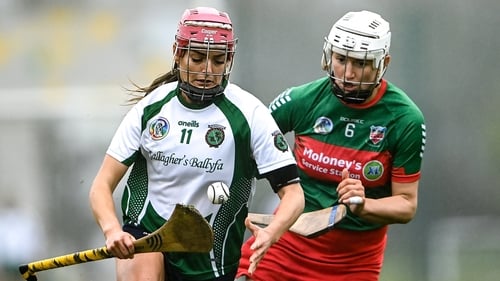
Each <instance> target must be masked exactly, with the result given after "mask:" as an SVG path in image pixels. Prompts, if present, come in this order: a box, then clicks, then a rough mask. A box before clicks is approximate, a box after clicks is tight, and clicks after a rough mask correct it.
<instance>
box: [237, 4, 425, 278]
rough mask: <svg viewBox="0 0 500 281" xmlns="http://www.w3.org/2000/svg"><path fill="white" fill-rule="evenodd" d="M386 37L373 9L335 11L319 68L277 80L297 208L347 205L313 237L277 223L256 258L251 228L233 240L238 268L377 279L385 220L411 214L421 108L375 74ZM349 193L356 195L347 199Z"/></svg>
mask: <svg viewBox="0 0 500 281" xmlns="http://www.w3.org/2000/svg"><path fill="white" fill-rule="evenodd" d="M390 42H391V32H390V28H389V23H388V22H387V21H385V20H384V19H383V18H382V17H381V16H380V15H378V14H375V13H373V12H369V11H360V12H349V13H347V14H345V15H344V16H343V17H342V18H341V19H339V20H338V21H337V22H336V23H335V24H334V25H333V27H332V29H331V31H330V33H329V35H328V36H327V37H326V38H325V44H324V47H323V56H322V67H323V69H324V70H325V71H326V72H327V76H326V77H323V78H320V79H318V80H315V81H312V82H309V83H306V84H304V85H300V86H297V87H292V88H290V89H287V90H286V91H285V92H283V93H282V94H281V95H279V96H278V97H276V99H275V100H274V101H273V102H272V103H271V105H270V109H271V111H272V115H273V117H274V118H275V120H276V122H277V123H278V126H279V127H280V129H281V131H282V132H283V133H287V132H293V133H294V138H295V146H294V155H295V158H296V160H297V164H298V167H299V170H300V171H299V174H300V178H301V185H302V188H303V190H304V195H305V199H306V205H305V209H304V212H311V211H316V210H319V209H323V208H327V207H330V206H332V205H335V204H346V205H347V206H348V208H347V209H348V212H347V216H346V217H345V218H344V219H343V220H341V221H340V222H339V223H338V224H337V225H335V227H334V228H333V229H332V230H331V231H329V232H327V233H325V234H323V235H320V236H318V237H316V238H312V239H309V238H305V237H302V236H300V235H297V234H294V233H292V232H287V233H285V234H284V235H283V236H282V237H281V239H280V240H279V241H278V242H277V243H275V244H274V245H273V246H272V247H271V248H270V249H269V250H268V252H267V254H266V255H265V257H264V258H263V259H262V260H260V262H259V261H257V260H256V259H254V258H253V256H252V252H251V251H250V245H252V244H253V243H254V238H253V237H251V238H250V239H249V240H248V241H247V242H246V244H244V245H243V247H242V258H241V261H240V267H239V270H238V274H237V276H238V277H241V276H246V278H247V280H256V281H257V280H259V281H272V280H300V281H307V280H310V281H317V280H329V281H340V280H346V281H347V280H349V281H350V280H357V281H359V280H363V281H376V280H378V279H379V275H380V272H381V268H382V264H383V258H384V251H385V247H386V239H387V228H388V225H389V224H396V223H403V224H404V223H408V222H409V221H411V220H412V218H413V217H414V216H415V213H416V210H417V190H418V185H419V179H420V169H421V163H422V155H423V152H424V146H425V125H424V117H423V115H422V113H421V111H420V110H419V108H418V107H417V106H416V105H415V103H414V102H413V101H412V100H411V99H410V98H409V97H408V96H407V95H406V94H405V93H404V91H403V90H401V89H400V88H398V87H397V86H395V85H394V84H392V83H391V82H389V81H387V80H385V79H383V76H384V73H385V71H386V70H387V67H388V65H389V62H390V59H391V57H390V55H389V46H390ZM355 196H356V197H358V198H359V197H361V200H359V201H360V202H356V204H353V202H350V200H349V199H350V198H353V197H355ZM247 224H249V225H250V222H248V221H247ZM252 263H258V267H257V270H256V271H255V272H249V271H248V270H247V268H248V267H249V265H251V264H252Z"/></svg>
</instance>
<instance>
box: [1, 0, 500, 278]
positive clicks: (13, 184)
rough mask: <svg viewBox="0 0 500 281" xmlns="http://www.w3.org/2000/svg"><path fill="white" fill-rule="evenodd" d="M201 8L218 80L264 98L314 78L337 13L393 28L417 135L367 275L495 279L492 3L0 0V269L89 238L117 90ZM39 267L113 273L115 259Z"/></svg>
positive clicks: (4, 274) (165, 65)
mask: <svg viewBox="0 0 500 281" xmlns="http://www.w3.org/2000/svg"><path fill="white" fill-rule="evenodd" d="M201 5H207V6H214V7H216V8H219V9H222V10H226V11H228V12H229V13H230V15H231V18H232V20H233V22H234V24H235V28H236V32H237V35H238V37H239V39H240V40H239V45H238V50H237V55H236V64H235V69H234V72H233V74H232V76H231V80H232V81H233V82H234V83H237V84H239V85H240V86H242V87H243V88H245V89H247V90H249V91H251V92H253V93H254V94H255V95H256V96H258V97H259V98H261V100H262V101H263V102H264V103H269V102H270V101H271V100H272V99H273V97H274V96H275V95H277V94H279V93H280V92H281V91H282V90H284V89H285V88H287V87H289V86H293V85H298V84H301V83H304V82H307V81H309V80H311V79H315V78H317V77H320V76H322V75H325V74H324V73H323V72H322V71H321V69H320V57H321V48H322V46H323V37H324V36H325V35H326V34H327V33H328V31H329V30H330V28H331V25H332V24H333V22H334V21H335V20H336V19H337V18H339V17H340V16H341V15H343V14H344V13H345V12H347V11H349V10H361V9H368V10H373V11H375V12H378V13H380V14H382V15H383V16H384V17H385V18H386V19H387V20H388V21H389V22H390V23H391V29H392V32H393V37H392V38H393V39H392V46H391V53H392V56H393V60H392V63H391V66H390V67H389V70H388V73H387V75H386V78H388V79H389V80H391V81H393V82H395V83H396V84H397V85H399V86H400V87H401V88H403V89H405V90H406V91H407V93H408V94H409V95H410V96H411V97H412V98H413V99H414V100H415V101H416V102H417V104H419V106H420V107H421V109H422V111H423V112H424V114H425V115H426V119H427V128H428V139H427V141H428V145H427V150H426V154H425V156H424V168H423V178H422V181H421V188H420V200H419V210H418V214H417V217H416V218H415V219H414V220H413V221H412V222H411V223H409V224H408V225H394V226H392V227H391V228H390V233H389V235H390V236H389V244H388V249H387V252H386V258H385V266H384V269H383V274H382V278H381V280H383V281H398V280H399V281H401V280H405V281H417V280H418V281H422V280H427V281H438V280H439V281H441V280H446V281H465V280H479V281H490V280H491V281H493V280H498V278H499V277H498V276H500V267H499V260H500V246H499V245H500V204H498V202H497V201H498V199H499V198H500V185H499V183H498V180H495V176H497V175H498V174H500V168H499V165H498V163H496V162H497V161H498V159H500V133H499V132H500V126H499V121H500V118H499V117H500V116H499V113H498V112H499V110H498V107H499V105H500V95H499V94H498V92H499V91H500V80H499V79H498V78H497V76H498V74H499V73H500V57H499V55H498V50H499V49H500V37H499V36H498V35H499V33H498V26H500V17H498V12H499V11H500V2H498V1H497V0H478V1H465V0H443V1H438V2H436V1H431V0H422V1H399V2H397V1H389V0H381V1H368V0H360V1H340V0H316V1H298V0H288V1H278V0H270V1H264V0H255V1H243V0H233V1H215V0H214V1H193V0H191V1H187V0H186V1H181V0H174V1H173V0H168V1H167V0H163V1H159V0H144V1H135V2H127V3H124V2H123V1H117V0H108V1H97V0H89V1H74V0H73V1H71V0H66V1H61V0H59V1H57V0H37V1H33V0H4V1H1V3H0V99H1V102H0V126H1V131H2V132H1V133H0V152H1V156H2V157H1V161H0V171H1V176H0V196H1V197H0V198H1V200H0V235H2V236H3V237H4V239H2V241H3V242H2V248H3V250H2V251H0V265H1V267H0V280H21V278H20V276H19V275H18V274H17V271H16V270H17V266H18V265H19V264H20V263H27V262H30V261H34V260H39V259H44V258H48V257H52V256H57V255H62V254H67V253H71V252H74V251H78V250H84V249H89V248H95V247H99V246H101V245H103V243H104V239H103V236H102V234H101V231H100V229H99V228H98V227H97V225H96V224H95V222H94V220H93V217H92V214H91V211H90V208H89V204H88V189H89V187H90V184H91V182H92V180H93V177H94V175H95V173H96V172H97V170H98V168H99V165H100V162H101V160H102V157H103V155H104V152H105V150H106V148H107V145H108V143H109V141H110V138H111V136H112V135H113V133H114V130H115V128H116V127H117V126H118V124H119V122H120V120H121V117H122V116H123V114H124V113H125V112H126V111H127V109H128V107H127V106H125V103H126V99H127V96H126V94H125V91H124V88H127V87H130V86H131V81H132V82H135V83H138V84H139V85H146V84H148V83H149V82H150V81H151V80H153V79H154V78H155V77H157V76H158V75H160V74H161V73H163V72H165V71H168V70H169V69H170V67H171V45H172V43H173V36H174V32H175V29H176V25H177V21H178V19H179V17H180V15H181V14H182V12H183V10H184V9H185V8H190V7H195V6H201ZM258 187H259V188H258V191H257V193H256V195H255V196H256V198H255V199H254V200H253V202H252V205H251V208H252V210H255V211H262V212H270V211H271V210H272V209H273V206H274V203H275V202H276V201H275V200H276V198H275V196H274V195H273V194H272V192H270V188H269V187H268V186H267V182H265V181H261V182H259V184H258ZM119 197H120V192H118V193H116V198H117V199H118V198H119ZM332 243H335V242H334V241H332ZM38 275H39V280H53V281H58V280H74V281H78V280H82V281H83V280H85V281H88V280H114V263H113V261H112V260H105V261H99V262H94V263H88V264H84V265H78V266H72V267H66V268H61V269H55V270H50V271H44V272H40V273H39V274H38ZM16 278H17V279H16Z"/></svg>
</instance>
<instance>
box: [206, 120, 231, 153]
mask: <svg viewBox="0 0 500 281" xmlns="http://www.w3.org/2000/svg"><path fill="white" fill-rule="evenodd" d="M208 128H209V129H208V131H207V133H206V134H205V141H206V142H207V144H208V146H209V147H215V148H217V147H219V145H221V144H222V142H223V141H224V139H225V138H226V134H225V133H224V130H225V129H226V127H224V126H221V125H216V124H214V125H208Z"/></svg>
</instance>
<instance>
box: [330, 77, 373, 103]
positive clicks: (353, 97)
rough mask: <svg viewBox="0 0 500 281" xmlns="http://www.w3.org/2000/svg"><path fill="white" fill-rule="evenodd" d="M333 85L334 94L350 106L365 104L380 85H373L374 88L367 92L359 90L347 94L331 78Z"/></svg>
mask: <svg viewBox="0 0 500 281" xmlns="http://www.w3.org/2000/svg"><path fill="white" fill-rule="evenodd" d="M330 82H331V85H332V90H333V94H334V95H335V96H336V97H337V98H338V99H340V100H341V101H343V102H345V103H348V104H362V103H364V102H365V101H366V100H367V99H368V98H369V97H370V96H371V95H372V93H373V89H375V88H376V87H377V86H378V84H373V86H372V87H370V88H369V89H366V90H357V91H352V92H345V91H344V90H342V89H341V88H340V87H339V86H338V85H337V83H335V79H334V78H330Z"/></svg>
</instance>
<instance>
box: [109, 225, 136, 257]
mask: <svg viewBox="0 0 500 281" xmlns="http://www.w3.org/2000/svg"><path fill="white" fill-rule="evenodd" d="M134 241H135V238H134V236H132V235H131V234H130V233H128V232H125V231H122V230H121V229H120V230H117V231H114V232H110V233H108V234H107V235H106V248H107V249H108V251H110V252H111V253H112V254H113V256H115V257H117V258H120V259H131V258H133V257H134V252H135V247H134V244H133V243H134Z"/></svg>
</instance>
